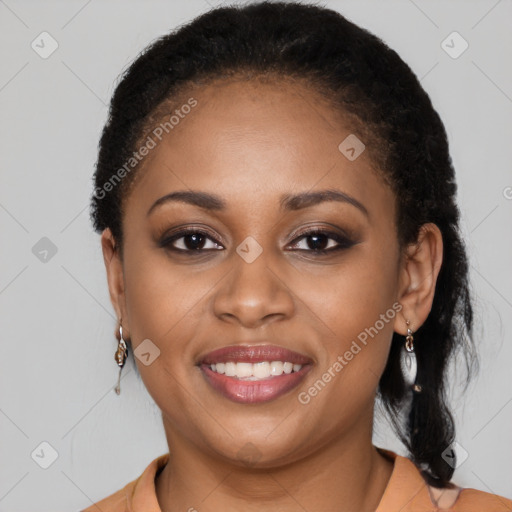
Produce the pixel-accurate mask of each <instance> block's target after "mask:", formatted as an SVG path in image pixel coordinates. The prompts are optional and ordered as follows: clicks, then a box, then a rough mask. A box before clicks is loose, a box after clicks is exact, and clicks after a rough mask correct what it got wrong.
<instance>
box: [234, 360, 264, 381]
mask: <svg viewBox="0 0 512 512" xmlns="http://www.w3.org/2000/svg"><path fill="white" fill-rule="evenodd" d="M238 364H240V363H238ZM251 366H252V367H253V370H252V371H253V376H254V377H257V378H258V379H268V378H269V377H270V363H269V362H268V361H262V362H261V363H254V364H253V365H251Z"/></svg>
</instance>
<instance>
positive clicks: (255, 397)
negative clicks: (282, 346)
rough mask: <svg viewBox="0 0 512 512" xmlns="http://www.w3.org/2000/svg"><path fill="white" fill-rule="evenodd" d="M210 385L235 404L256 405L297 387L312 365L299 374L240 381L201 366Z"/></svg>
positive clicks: (206, 366) (293, 373)
mask: <svg viewBox="0 0 512 512" xmlns="http://www.w3.org/2000/svg"><path fill="white" fill-rule="evenodd" d="M200 368H201V371H202V372H203V374H204V375H205V377H206V380H207V381H208V383H209V384H210V385H211V386H212V387H213V388H214V389H215V390H216V391H218V392H219V393H220V394H221V395H223V396H225V397H226V398H228V399H229V400H232V401H233V402H238V403H243V404H256V403H261V402H269V401H270V400H274V399H276V398H278V397H280V396H282V395H284V394H285V393H288V391H291V390H292V389H293V388H295V387H297V386H298V385H299V384H300V382H301V381H302V379H304V377H305V375H306V373H308V371H309V370H310V369H311V365H309V364H308V365H304V366H303V367H302V368H301V369H300V370H299V371H298V372H292V373H283V374H282V375H279V376H276V377H269V378H268V379H262V380H256V381H254V380H240V379H237V378H234V377H227V376H226V375H223V374H221V373H217V372H214V371H213V370H211V368H210V367H209V366H208V365H205V364H202V365H200Z"/></svg>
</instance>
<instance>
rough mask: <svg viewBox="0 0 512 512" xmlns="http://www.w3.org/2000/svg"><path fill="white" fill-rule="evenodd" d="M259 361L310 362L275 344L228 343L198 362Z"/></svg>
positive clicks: (304, 357)
mask: <svg viewBox="0 0 512 512" xmlns="http://www.w3.org/2000/svg"><path fill="white" fill-rule="evenodd" d="M229 361H234V362H240V363H260V362H262V361H283V362H290V363H293V364H302V365H304V364H311V363H312V362H313V361H312V360H311V358H309V357H307V356H305V355H303V354H299V353H298V352H294V351H293V350H289V349H287V348H284V347H280V346H277V345H229V346H227V347H222V348H219V349H217V350H214V351H212V352H208V354H206V355H204V356H203V357H201V358H200V359H199V364H217V363H227V362H229Z"/></svg>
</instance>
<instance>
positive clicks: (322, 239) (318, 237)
mask: <svg viewBox="0 0 512 512" xmlns="http://www.w3.org/2000/svg"><path fill="white" fill-rule="evenodd" d="M301 244H302V247H300V245H301ZM354 244H355V242H353V241H352V240H350V239H349V238H347V237H345V236H343V235H341V234H339V233H334V232H332V231H325V230H322V229H311V230H309V231H305V232H303V233H300V236H299V237H297V238H296V239H295V240H294V243H293V244H292V247H293V248H295V249H298V250H299V251H307V252H312V253H314V254H330V253H333V252H335V251H340V250H342V249H348V248H349V247H351V246H353V245H354Z"/></svg>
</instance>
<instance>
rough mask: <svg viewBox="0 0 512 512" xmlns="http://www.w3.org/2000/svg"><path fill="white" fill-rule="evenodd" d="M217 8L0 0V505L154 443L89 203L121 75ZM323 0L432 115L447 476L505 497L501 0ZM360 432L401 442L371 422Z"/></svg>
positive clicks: (59, 499) (506, 296)
mask: <svg viewBox="0 0 512 512" xmlns="http://www.w3.org/2000/svg"><path fill="white" fill-rule="evenodd" d="M216 5H220V2H214V1H213V0H208V1H206V0H194V1H192V0H187V1H186V2H174V1H165V2H158V1H152V2H142V1H120V0H119V1H110V0H109V1H99V0H92V1H91V0H89V1H83V0H81V1H65V2H64V1H61V2H56V1H52V2H50V1H46V2H36V1H33V2H31V1H15V0H5V1H2V0H0V40H1V41H0V48H1V52H2V53H1V55H2V59H1V63H2V64H1V66H0V108H1V112H2V115H1V118H0V130H1V132H0V144H1V146H0V159H1V160H0V172H1V188H0V226H1V233H2V249H1V251H0V312H1V313H0V332H1V333H2V334H1V357H0V433H1V436H0V511H12V512H15V511H27V510H31V511H50V510H51V511H59V510H62V511H65V510H67V511H71V510H78V509H80V508H82V507H85V506H88V505H90V504H91V500H97V499H99V498H102V497H104V496H106V495H107V494H111V493H112V492H114V491H116V490H117V489H119V488H121V487H122V486H124V485H125V484H126V483H128V482H129V481H130V480H132V479H134V478H136V477H137V476H138V475H139V474H140V473H141V472H142V470H143V469H144V468H145V467H146V466H147V464H149V462H150V461H151V460H152V459H153V458H155V457H156V456H158V455H160V454H162V453H165V452H166V451H167V445H166V442H165V438H164V433H163V428H162V426H161V420H160V417H159V414H158V412H159V411H158V409H157V408H156V406H155V405H154V403H153V402H152V399H151V398H150V397H149V395H148V393H147V392H146V391H145V389H144V387H143V385H142V383H141V382H140V381H139V379H138V378H137V376H136V374H135V371H134V369H133V361H132V360H131V359H129V361H128V363H127V366H126V367H125V370H124V371H123V374H124V378H123V380H122V393H121V395H120V396H117V395H116V394H115V393H114V391H113V386H114V384H115V380H116V378H117V367H116V365H115V362H114V359H113V355H114V351H115V348H116V343H117V342H116V340H115V338H114V329H115V317H114V314H113V310H112V307H111V305H110V300H109V296H108V290H107V285H106V279H105V271H104V266H103V261H102V257H101V249H100V245H99V237H98V235H96V234H95V233H93V231H92V227H91V224H90V221H89V217H88V201H89V196H90V194H91V190H92V182H91V176H92V173H93V167H94V163H95V159H96V147H97V142H98V139H99V135H100V131H101V128H102V126H103V123H104V121H105V118H106V112H107V104H108V101H109V98H110V96H111V94H112V92H113V87H114V83H115V80H116V78H117V76H118V74H119V73H120V72H121V70H122V69H123V68H124V67H125V66H126V65H127V64H128V63H129V62H130V61H131V60H132V59H133V58H134V57H135V56H136V55H137V54H138V52H139V51H140V50H141V49H142V48H143V47H144V46H146V45H147V44H148V43H149V42H150V41H151V40H152V39H154V38H155V37H157V36H159V35H162V34H164V33H166V32H168V31H169V30H170V29H172V28H175V27H177V26H178V25H180V24H182V23H184V22H186V21H188V20H190V19H191V18H193V17H194V16H196V15H197V14H199V13H201V12H204V11H205V10H207V9H209V8H210V6H216ZM323 5H326V6H328V7H331V8H334V9H337V10H339V11H340V12H342V13H343V14H344V15H346V16H347V17H348V18H349V19H351V20H352V21H354V22H356V23H358V24H360V25H361V26H363V27H365V28H368V29H369V30H370V31H372V32H374V33H375V34H377V35H378V36H380V37H381V38H382V39H383V40H384V41H385V42H387V43H388V44H389V45H390V46H391V47H392V48H394V49H395V50H396V51H397V52H398V53H399V54H400V55H401V57H402V58H403V59H404V60H405V61H406V62H407V63H408V64H409V65H410V66H411V67H412V69H413V70H414V71H415V73H416V74H417V75H418V77H419V78H421V81H422V84H423V86H424V87H425V89H426V90H427V92H428V93H429V94H430V96H431V98H432V101H433V103H434V106H435V108H436V109H437V110H438V111H439V113H440V115H441V117H442V119H443V121H444V123H445V125H446V128H447V131H448V134H449V139H450V144H451V153H452V156H453V161H454V165H455V168H456V170H457V179H458V184H459V203H460V207H461V211H462V217H463V218H462V231H463V236H464V238H465V240H466V241H467V244H468V249H469V253H470V260H471V278H472V283H473V289H474V291H475V294H476V296H477V299H478V309H477V312H476V313H477V314H476V323H477V329H476V335H477V338H478V345H479V349H480V354H481V357H482V361H481V372H480V375H479V378H478V379H477V380H475V381H474V382H473V384H472V385H471V386H470V388H469V390H468V392H467V393H466V394H463V393H462V391H461V389H460V387H459V386H458V385H456V384H454V385H453V402H454V411H455V415H456V419H457V428H458V430H457V441H458V443H459V444H460V445H461V447H463V450H465V452H467V454H468V457H467V459H466V460H464V461H463V463H462V464H461V465H460V466H459V467H458V468H457V469H456V472H455V476H454V481H455V482H456V483H458V484H459V485H463V486H466V487H475V488H478V489H482V490H485V491H488V492H494V493H498V494H502V495H505V496H507V497H510V498H512V469H511V466H510V460H511V455H512V436H511V434H510V432H511V431H512V429H511V426H512V375H511V373H512V372H511V371H510V363H511V355H512V343H511V334H510V333H511V332H512V273H511V272H510V263H511V261H512V257H511V256H512V236H511V232H510V219H511V213H512V173H511V167H510V166H511V140H512V123H511V114H512V64H511V63H512V59H511V47H512V31H511V30H510V26H511V19H512V4H511V2H510V1H507V0H501V1H494V0H493V1H474V0H473V1H467V0H466V1H446V0H445V1H428V2H427V1H420V0H414V1H412V0H402V1H382V0H380V1H366V0H365V1H361V0H360V1H326V2H324V3H323ZM43 31H47V32H49V33H50V34H51V36H52V37H53V38H54V39H55V40H56V41H57V42H58V45H59V46H58V49H57V50H56V51H55V52H54V53H53V54H52V55H51V56H49V57H48V58H46V59H43V58H41V57H40V56H39V54H38V53H36V52H35V51H34V50H33V49H32V48H31V43H32V41H33V40H36V42H37V41H38V39H37V37H38V36H39V34H40V33H41V32H43ZM453 31H457V32H459V33H460V34H461V35H462V37H463V38H464V39H465V40H466V41H467V42H468V43H469V48H468V49H467V50H466V51H465V52H464V53H463V54H462V55H460V56H459V57H458V58H455V59H454V58H452V57H450V56H449V55H448V54H447V53H446V52H445V50H444V49H443V48H442V46H441V43H442V41H443V40H444V39H445V38H446V37H447V36H448V35H449V34H451V33H452V32H453ZM454 44H455V49H457V48H460V46H457V45H459V43H458V42H457V43H454ZM45 48H47V49H48V48H49V45H48V44H46V45H45ZM43 237H47V238H48V239H49V240H51V242H52V243H53V244H54V245H55V249H56V250H57V252H56V253H55V254H52V252H51V250H50V252H49V253H48V254H47V256H46V261H41V259H40V258H41V257H42V255H41V254H38V251H37V250H34V252H35V253H36V254H34V252H33V247H34V246H36V249H37V248H38V249H39V250H41V248H40V247H39V245H36V244H38V243H39V244H43V245H44V244H47V245H48V241H43V242H40V240H41V238H43ZM453 374H454V376H455V374H457V375H462V373H461V372H460V371H456V369H454V371H453ZM43 441H46V442H47V443H49V444H50V445H51V446H52V447H53V448H54V449H55V450H56V452H57V453H58V458H57V459H56V460H55V461H54V462H53V463H52V464H51V465H50V466H49V467H48V469H43V468H41V467H40V466H39V465H38V464H37V463H36V462H35V460H34V459H33V458H32V457H31V453H32V452H33V451H34V450H36V452H39V453H40V447H39V445H40V443H41V442H43ZM374 442H375V444H377V445H378V446H383V447H387V448H390V449H394V450H396V451H398V452H399V453H402V448H401V446H400V444H399V443H398V442H397V441H396V440H395V439H394V437H393V436H392V435H391V434H390V432H389V428H388V426H387V423H386V422H385V421H384V420H381V419H378V421H376V432H375V439H374ZM44 453H45V457H48V456H49V455H48V454H49V453H50V451H49V450H48V449H46V451H44ZM461 453H464V452H461ZM34 458H36V457H34ZM43 458H44V457H43ZM38 462H40V463H41V462H42V463H44V461H41V460H39V461H38ZM47 462H49V459H47Z"/></svg>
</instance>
